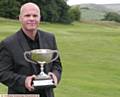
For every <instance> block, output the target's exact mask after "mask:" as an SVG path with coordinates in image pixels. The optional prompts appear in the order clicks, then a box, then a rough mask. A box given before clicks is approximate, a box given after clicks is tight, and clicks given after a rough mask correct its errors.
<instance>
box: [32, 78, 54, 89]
mask: <svg viewBox="0 0 120 97" xmlns="http://www.w3.org/2000/svg"><path fill="white" fill-rule="evenodd" d="M33 86H34V87H35V88H55V87H56V86H55V84H54V82H53V80H52V79H46V80H43V79H42V80H33Z"/></svg>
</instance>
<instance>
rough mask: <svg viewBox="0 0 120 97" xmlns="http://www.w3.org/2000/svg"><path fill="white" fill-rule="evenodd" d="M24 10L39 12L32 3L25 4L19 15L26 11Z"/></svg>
mask: <svg viewBox="0 0 120 97" xmlns="http://www.w3.org/2000/svg"><path fill="white" fill-rule="evenodd" d="M26 10H37V11H38V12H39V11H40V9H39V7H38V6H37V5H36V4H34V3H26V4H24V5H23V6H22V7H21V10H20V13H22V12H24V11H26Z"/></svg>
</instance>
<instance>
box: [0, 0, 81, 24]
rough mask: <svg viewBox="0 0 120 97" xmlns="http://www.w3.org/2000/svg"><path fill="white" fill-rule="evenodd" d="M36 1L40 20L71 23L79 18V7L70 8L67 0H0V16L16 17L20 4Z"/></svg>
mask: <svg viewBox="0 0 120 97" xmlns="http://www.w3.org/2000/svg"><path fill="white" fill-rule="evenodd" d="M27 2H33V3H36V4H37V5H38V6H39V7H40V9H41V15H42V17H41V20H42V21H46V22H59V23H71V22H73V21H79V20H80V8H79V7H74V8H71V7H70V6H69V5H67V3H66V2H67V0H0V17H5V18H10V19H17V18H18V16H19V10H20V7H21V5H22V4H24V3H27Z"/></svg>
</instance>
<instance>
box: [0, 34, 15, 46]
mask: <svg viewBox="0 0 120 97" xmlns="http://www.w3.org/2000/svg"><path fill="white" fill-rule="evenodd" d="M16 41H17V32H16V33H14V34H12V35H10V36H8V37H6V38H5V39H4V40H2V41H1V43H2V44H4V45H5V46H9V45H14V43H15V42H16Z"/></svg>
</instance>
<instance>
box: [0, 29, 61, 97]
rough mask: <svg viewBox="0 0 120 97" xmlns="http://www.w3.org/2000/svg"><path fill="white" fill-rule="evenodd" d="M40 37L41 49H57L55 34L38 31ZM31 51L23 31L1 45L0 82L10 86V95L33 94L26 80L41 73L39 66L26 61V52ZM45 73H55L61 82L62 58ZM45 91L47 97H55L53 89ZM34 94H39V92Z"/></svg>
mask: <svg viewBox="0 0 120 97" xmlns="http://www.w3.org/2000/svg"><path fill="white" fill-rule="evenodd" d="M38 35H39V43H40V48H41V49H53V50H55V49H57V46H56V41H55V38H54V35H53V34H51V33H47V32H43V31H40V30H38ZM29 50H31V49H30V47H29V46H28V43H27V41H26V39H25V36H24V35H23V33H22V31H21V30H20V31H18V32H17V33H15V34H14V35H12V36H10V37H8V38H6V39H5V40H3V41H2V42H1V43H0V82H2V83H3V84H5V85H7V86H8V93H9V94H26V93H30V94H32V93H33V92H29V91H28V90H27V89H26V88H25V78H26V76H29V75H32V74H38V73H39V72H40V71H39V66H38V65H35V64H31V63H29V62H27V61H26V60H25V58H24V52H25V51H29ZM45 72H46V73H48V72H53V73H54V74H55V75H56V76H57V79H58V81H60V78H61V72H62V66H61V62H60V58H58V59H57V60H56V61H54V62H52V63H50V64H49V65H46V66H45ZM44 91H45V95H46V97H54V96H53V89H45V90H44ZM34 93H37V94H39V92H38V91H37V92H34Z"/></svg>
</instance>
